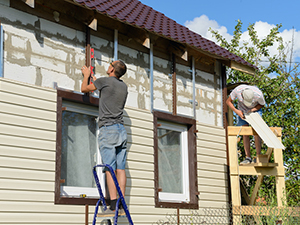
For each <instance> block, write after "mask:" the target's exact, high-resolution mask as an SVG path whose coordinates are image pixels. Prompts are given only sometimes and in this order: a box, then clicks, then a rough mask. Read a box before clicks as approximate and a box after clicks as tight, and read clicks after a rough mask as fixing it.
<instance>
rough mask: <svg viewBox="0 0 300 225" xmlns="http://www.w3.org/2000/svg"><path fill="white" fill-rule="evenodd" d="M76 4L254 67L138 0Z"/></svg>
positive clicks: (78, 0)
mask: <svg viewBox="0 0 300 225" xmlns="http://www.w3.org/2000/svg"><path fill="white" fill-rule="evenodd" d="M73 1H74V2H76V3H78V4H80V5H82V6H85V7H87V8H89V9H92V10H96V11H97V12H98V13H101V14H105V15H107V16H110V17H113V18H115V19H118V20H120V21H122V22H124V23H128V24H131V25H134V26H137V27H140V28H143V29H146V30H148V31H150V32H154V33H157V34H159V35H161V36H165V37H167V38H169V39H172V40H174V41H177V42H180V43H186V44H188V45H190V46H193V47H196V48H198V49H201V50H203V51H205V52H208V53H211V54H214V55H217V56H221V57H223V58H226V59H229V60H232V61H235V62H238V63H241V64H244V65H247V66H250V67H254V66H253V65H252V64H250V63H248V62H246V61H245V60H244V59H243V58H241V57H239V56H237V55H235V54H232V53H231V52H229V51H228V50H226V49H224V48H222V47H220V46H219V45H217V44H215V43H214V42H212V41H210V40H208V39H206V38H203V37H202V36H201V35H199V34H197V33H195V32H193V31H191V30H189V29H188V28H187V27H185V26H183V25H180V24H178V23H176V21H174V20H172V19H170V18H168V17H166V16H165V15H164V14H163V13H160V12H158V11H156V10H154V9H153V8H151V7H149V6H147V5H144V4H143V3H141V2H140V1H138V0H73Z"/></svg>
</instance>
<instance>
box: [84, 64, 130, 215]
mask: <svg viewBox="0 0 300 225" xmlns="http://www.w3.org/2000/svg"><path fill="white" fill-rule="evenodd" d="M126 70H127V67H126V65H125V64H124V63H123V62H122V61H120V60H118V61H115V62H112V63H110V65H109V67H108V70H107V72H106V73H107V74H108V77H102V78H98V79H96V78H95V77H94V76H92V78H93V80H94V82H93V83H91V84H88V79H89V77H90V75H91V73H90V68H87V67H86V66H83V67H82V68H81V71H82V73H83V76H84V77H83V81H82V85H81V91H82V92H83V93H87V92H90V91H94V90H96V89H98V90H99V122H98V124H99V137H98V142H99V150H100V154H101V158H102V162H103V164H108V165H110V166H111V167H112V168H113V170H114V171H115V173H116V176H117V179H118V182H119V185H120V188H121V191H122V194H123V196H124V194H125V187H126V174H125V163H126V157H127V151H126V149H127V133H126V130H125V128H124V122H123V109H124V106H125V102H126V99H127V95H128V91H127V85H126V84H125V83H124V82H123V81H122V80H120V78H121V77H122V76H123V75H124V74H125V73H126ZM104 171H106V180H107V186H108V190H109V195H110V199H111V204H110V208H109V209H107V210H106V211H105V212H104V213H102V214H103V215H104V214H105V216H114V214H115V209H116V203H117V190H116V188H115V184H114V181H113V178H112V176H111V174H110V172H109V171H108V169H107V168H105V169H104ZM121 214H125V212H124V210H121V211H119V215H121Z"/></svg>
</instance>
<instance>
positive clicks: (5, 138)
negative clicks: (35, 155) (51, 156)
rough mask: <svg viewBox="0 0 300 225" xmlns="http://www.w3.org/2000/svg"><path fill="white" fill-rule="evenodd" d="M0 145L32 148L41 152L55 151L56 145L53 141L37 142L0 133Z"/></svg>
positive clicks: (36, 140)
mask: <svg viewBox="0 0 300 225" xmlns="http://www.w3.org/2000/svg"><path fill="white" fill-rule="evenodd" d="M0 143H1V144H2V145H9V146H17V147H25V148H33V149H43V150H50V151H53V150H55V146H56V143H55V141H49V140H38V139H29V138H25V137H15V136H9V135H2V134H1V133H0Z"/></svg>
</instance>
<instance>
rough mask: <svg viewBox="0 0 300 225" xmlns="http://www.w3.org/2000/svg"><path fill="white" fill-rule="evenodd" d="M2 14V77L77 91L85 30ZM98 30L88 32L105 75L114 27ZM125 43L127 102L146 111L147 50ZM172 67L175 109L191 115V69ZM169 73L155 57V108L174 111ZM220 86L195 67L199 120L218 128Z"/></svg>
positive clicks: (166, 65)
mask: <svg viewBox="0 0 300 225" xmlns="http://www.w3.org/2000/svg"><path fill="white" fill-rule="evenodd" d="M0 15H1V16H0V19H1V21H2V24H3V27H4V34H5V35H4V37H5V43H4V46H5V48H4V77H6V78H9V79H14V80H19V81H22V82H26V83H29V84H36V85H38V86H43V87H53V82H56V83H57V85H58V86H59V87H61V88H66V89H70V90H75V91H80V86H81V81H82V74H81V71H80V68H81V66H82V65H84V63H85V33H84V32H82V31H76V30H73V29H71V28H67V27H65V26H62V25H60V24H57V23H53V22H50V21H47V20H45V19H42V18H39V17H36V16H33V15H30V14H26V13H24V12H21V11H18V10H15V9H12V8H9V7H6V6H3V5H2V6H1V7H0ZM102 32H106V34H105V35H104V34H101V35H100V36H101V38H100V37H97V36H95V35H92V36H91V47H92V48H94V49H95V59H96V77H101V76H106V70H107V68H108V66H109V63H110V62H111V61H112V59H113V57H114V56H113V52H114V49H113V46H114V45H113V41H112V40H113V31H112V30H107V29H104V28H103V30H102ZM94 34H95V33H94ZM108 37H110V38H108ZM120 38H121V39H122V43H125V42H126V40H125V37H124V35H123V36H122V35H120ZM127 42H128V43H129V44H128V46H136V48H132V47H127V46H124V45H121V44H119V46H118V48H119V49H118V58H120V59H122V60H123V61H124V62H125V63H126V64H127V66H128V72H127V74H126V75H125V76H124V77H123V80H124V81H125V82H126V83H127V84H128V88H129V97H128V101H127V105H128V106H132V107H137V108H140V109H148V110H149V109H150V78H149V74H150V72H149V68H150V65H149V50H148V52H145V48H141V47H140V46H139V45H140V44H138V43H137V42H135V41H134V40H132V39H130V38H128V39H127ZM140 49H142V51H141V50H140ZM146 50H147V49H146ZM160 50H161V49H160ZM154 51H155V49H154ZM196 66H197V62H196ZM176 68H177V71H176V77H177V112H178V114H182V115H187V116H193V107H192V103H191V102H190V100H192V92H193V91H192V77H191V73H190V72H189V70H190V69H191V68H190V67H188V66H186V65H181V64H178V63H177V65H176ZM170 73H171V63H170V61H169V60H167V59H163V58H159V57H154V108H155V109H158V110H163V111H169V112H172V92H171V90H172V82H171V78H170V77H169V74H170ZM218 84H219V77H218V76H216V75H214V74H210V73H207V72H203V71H200V70H197V75H196V100H197V102H198V106H196V109H197V110H196V114H197V116H196V117H197V120H198V121H200V122H205V123H208V124H211V125H217V126H219V125H220V124H221V121H220V118H221V108H220V99H221V94H220V93H221V92H220V90H219V87H218Z"/></svg>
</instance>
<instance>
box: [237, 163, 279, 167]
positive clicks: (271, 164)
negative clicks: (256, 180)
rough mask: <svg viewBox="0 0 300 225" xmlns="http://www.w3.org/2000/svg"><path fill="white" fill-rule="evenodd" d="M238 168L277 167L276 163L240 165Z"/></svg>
mask: <svg viewBox="0 0 300 225" xmlns="http://www.w3.org/2000/svg"><path fill="white" fill-rule="evenodd" d="M240 166H243V167H244V166H248V167H249V166H252V167H269V168H273V167H276V166H278V163H249V164H241V165H240Z"/></svg>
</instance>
